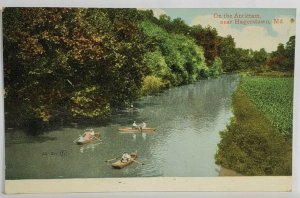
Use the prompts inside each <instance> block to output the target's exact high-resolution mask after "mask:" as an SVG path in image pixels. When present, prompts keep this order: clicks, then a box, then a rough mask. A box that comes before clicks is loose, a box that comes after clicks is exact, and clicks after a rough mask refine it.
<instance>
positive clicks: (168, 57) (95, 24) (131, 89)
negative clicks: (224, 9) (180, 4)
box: [3, 8, 295, 127]
mask: <svg viewBox="0 0 300 198" xmlns="http://www.w3.org/2000/svg"><path fill="white" fill-rule="evenodd" d="M3 44H4V83H5V116H6V117H5V119H6V124H7V125H11V126H14V127H16V126H20V127H21V126H23V125H28V123H36V122H41V123H49V122H52V121H55V120H57V119H58V118H61V117H67V118H78V119H81V118H99V117H105V116H106V115H109V113H110V112H111V110H112V109H113V108H124V107H126V106H129V104H130V103H131V102H132V101H134V100H136V99H137V98H138V97H140V96H142V95H147V94H153V93H155V92H159V91H161V90H163V89H166V88H169V87H172V86H179V85H184V84H188V83H192V82H194V81H196V80H198V79H201V78H208V77H215V76H218V75H220V74H222V73H223V72H238V71H247V72H265V71H284V72H286V71H288V72H292V71H293V68H294V49H295V37H294V36H293V37H291V38H290V39H289V41H288V42H287V43H286V44H285V45H283V44H279V46H278V49H277V50H276V51H274V52H272V53H267V52H266V51H265V50H264V49H261V50H259V51H253V50H249V49H241V48H236V45H235V42H234V39H233V38H232V37H231V36H230V35H229V36H227V37H225V38H224V37H221V36H219V35H218V32H217V30H216V29H214V28H212V27H202V26H201V25H196V26H192V27H191V26H188V25H187V24H186V23H185V22H184V21H183V20H182V19H180V18H177V19H171V18H170V17H169V16H166V15H161V16H160V17H159V19H158V18H156V17H154V15H153V12H152V10H137V9H77V8H76V9H75V8H5V9H4V12H3Z"/></svg>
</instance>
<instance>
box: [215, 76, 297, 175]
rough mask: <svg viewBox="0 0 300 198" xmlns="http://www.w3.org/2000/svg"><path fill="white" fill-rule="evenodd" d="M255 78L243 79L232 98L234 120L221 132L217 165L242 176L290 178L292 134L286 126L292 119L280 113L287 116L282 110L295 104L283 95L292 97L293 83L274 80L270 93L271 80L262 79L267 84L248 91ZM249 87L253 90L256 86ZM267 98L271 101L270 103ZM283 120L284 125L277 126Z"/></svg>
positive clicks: (284, 80) (268, 78) (285, 80)
mask: <svg viewBox="0 0 300 198" xmlns="http://www.w3.org/2000/svg"><path fill="white" fill-rule="evenodd" d="M255 78H256V77H247V78H244V77H243V78H242V79H241V82H240V85H239V87H238V89H237V91H236V93H235V94H234V95H233V104H232V106H233V113H234V117H233V118H232V119H231V122H230V124H229V125H228V126H227V129H226V130H225V131H222V132H221V138H222V139H221V142H220V143H219V144H218V152H217V154H216V156H215V158H216V163H217V164H218V165H221V166H223V167H225V168H228V169H232V170H234V171H237V172H239V173H241V174H243V175H251V176H252V175H253V176H256V175H291V173H292V138H291V131H290V133H287V130H288V129H289V128H288V127H285V126H288V125H289V123H290V124H291V122H292V120H291V118H292V116H291V117H290V118H289V117H286V116H284V114H283V115H282V114H279V113H278V112H280V110H281V111H282V112H283V113H284V112H286V111H287V110H286V109H285V108H281V107H285V105H286V103H289V102H291V103H292V101H289V100H292V98H289V97H287V96H286V95H285V94H284V93H285V91H288V92H290V94H291V95H292V89H289V87H290V86H288V85H289V84H290V83H291V82H292V80H290V79H288V78H287V79H282V78H281V79H282V80H283V81H276V80H277V79H276V78H274V79H271V80H274V81H272V83H273V84H272V85H273V89H270V87H268V86H269V85H270V83H267V82H268V81H269V80H270V77H260V78H261V79H260V80H262V81H263V82H266V83H262V82H260V84H259V85H260V86H261V87H260V89H247V88H245V87H246V85H250V84H251V80H253V79H255ZM255 80H256V79H255ZM280 83H286V85H287V86H282V84H281V86H279V85H280ZM250 86H251V88H253V87H254V85H253V84H251V85H250ZM267 90H268V92H267ZM252 96H253V97H252ZM265 97H269V100H266V99H265ZM284 98H285V99H284ZM258 104H259V105H261V106H259V107H260V108H258ZM269 107H272V108H273V109H272V108H269ZM290 108H291V107H290ZM270 112H273V116H274V117H272V113H270ZM269 115H271V116H269ZM281 118H282V121H283V122H281V123H280V125H276V124H278V123H279V122H280V120H281ZM276 119H277V120H276ZM286 119H288V120H286ZM290 130H291V129H290Z"/></svg>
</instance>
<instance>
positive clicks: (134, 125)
mask: <svg viewBox="0 0 300 198" xmlns="http://www.w3.org/2000/svg"><path fill="white" fill-rule="evenodd" d="M138 128H139V127H138V125H137V124H136V122H135V121H134V122H133V124H132V129H138Z"/></svg>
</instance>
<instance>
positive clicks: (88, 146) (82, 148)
mask: <svg viewBox="0 0 300 198" xmlns="http://www.w3.org/2000/svg"><path fill="white" fill-rule="evenodd" d="M100 144H101V142H97V143H89V144H86V145H82V146H80V148H79V151H80V153H84V152H93V151H94V150H95V148H96V147H97V145H100Z"/></svg>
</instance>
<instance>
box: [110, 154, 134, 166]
mask: <svg viewBox="0 0 300 198" xmlns="http://www.w3.org/2000/svg"><path fill="white" fill-rule="evenodd" d="M130 157H131V159H130V160H129V161H127V162H122V161H121V160H118V161H116V162H114V163H112V164H111V166H112V167H113V168H116V169H121V168H124V167H125V166H128V165H129V164H131V163H132V162H134V161H135V159H136V158H137V152H132V153H131V154H130Z"/></svg>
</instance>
